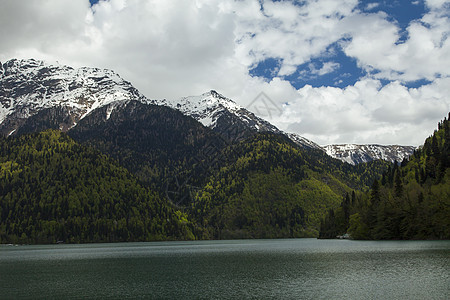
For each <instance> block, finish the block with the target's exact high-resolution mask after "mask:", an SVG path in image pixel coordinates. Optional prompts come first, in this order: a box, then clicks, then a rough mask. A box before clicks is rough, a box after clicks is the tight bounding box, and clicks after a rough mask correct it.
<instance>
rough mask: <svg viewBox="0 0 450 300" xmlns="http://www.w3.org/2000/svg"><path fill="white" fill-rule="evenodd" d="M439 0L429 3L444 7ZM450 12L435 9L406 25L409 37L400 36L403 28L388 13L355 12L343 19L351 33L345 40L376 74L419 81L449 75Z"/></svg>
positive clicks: (348, 49) (350, 52) (346, 48)
mask: <svg viewBox="0 0 450 300" xmlns="http://www.w3.org/2000/svg"><path fill="white" fill-rule="evenodd" d="M437 2H439V1H435V2H434V3H433V4H432V5H430V4H429V5H430V6H432V7H433V8H437V7H440V6H439V5H438V3H437ZM441 2H442V1H441ZM442 3H443V2H442ZM441 5H442V4H441ZM447 13H448V10H447V11H446V10H431V11H430V12H429V13H427V14H425V15H424V16H423V17H422V19H420V20H416V21H413V22H411V23H410V24H409V26H408V27H407V28H406V33H407V39H406V40H405V41H402V40H401V39H400V38H401V34H400V29H399V28H398V27H397V25H396V24H395V23H392V22H390V21H388V18H387V15H386V14H385V13H383V12H380V13H377V14H372V15H363V14H358V15H354V16H352V17H350V18H347V19H346V20H345V21H344V22H343V23H344V24H343V26H344V27H345V28H347V30H346V31H348V32H349V34H350V36H351V40H350V41H348V42H347V43H343V44H342V45H343V49H344V51H345V53H346V54H347V55H348V56H351V57H354V58H356V59H357V61H358V64H359V65H360V66H361V67H362V68H364V69H366V70H367V71H368V72H369V73H371V74H373V75H374V77H376V78H382V79H388V80H401V81H415V80H419V79H424V78H425V79H428V80H433V79H435V78H439V77H443V76H449V74H450V71H449V70H450V40H449V39H448V36H449V34H450V20H449V18H448V15H447ZM363 20H364V21H363ZM356 24H359V26H355V25H356ZM370 29H372V30H370Z"/></svg>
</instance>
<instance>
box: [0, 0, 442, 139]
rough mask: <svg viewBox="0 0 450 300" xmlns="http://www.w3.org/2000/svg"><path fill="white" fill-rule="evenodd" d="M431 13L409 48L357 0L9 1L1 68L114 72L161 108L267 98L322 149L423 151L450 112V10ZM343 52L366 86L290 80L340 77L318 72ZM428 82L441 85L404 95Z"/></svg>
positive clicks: (2, 19)
mask: <svg viewBox="0 0 450 300" xmlns="http://www.w3.org/2000/svg"><path fill="white" fill-rule="evenodd" d="M426 5H427V7H428V11H427V13H426V14H425V15H424V16H423V17H422V18H421V19H419V20H415V21H413V22H411V23H410V24H409V25H408V27H407V28H406V33H407V35H406V38H402V34H401V30H400V28H399V25H398V24H397V23H396V22H395V21H392V19H390V18H389V16H388V15H387V14H386V13H383V12H377V13H366V12H361V11H359V10H358V9H357V6H358V0H341V1H335V0H315V1H300V2H298V1H274V2H272V1H258V0H247V1H219V0H191V1H176V0H166V1H158V0H128V1H127V0H109V1H104V0H101V1H100V2H99V3H98V4H96V5H94V6H93V7H92V8H91V6H90V3H89V1H88V0H80V1H72V0H47V1H38V0H29V1H3V2H2V4H1V9H0V40H1V43H0V60H1V61H4V60H6V59H10V58H14V57H19V58H29V57H34V58H36V59H46V60H50V61H59V62H60V63H63V64H68V65H72V66H75V67H77V66H93V67H103V68H110V69H114V70H115V71H117V72H118V73H119V74H120V75H121V76H122V77H124V78H125V79H127V80H129V81H131V82H132V83H133V84H134V85H135V86H136V87H137V88H138V89H139V90H141V91H142V92H143V93H144V94H145V95H146V96H147V97H149V98H153V99H155V98H177V97H181V96H186V95H196V94H200V93H203V92H205V91H207V90H210V89H216V90H218V91H219V92H221V93H223V94H224V95H226V96H228V97H230V98H232V99H235V100H236V101H237V102H238V103H240V104H242V105H244V106H245V105H246V104H248V103H250V102H251V101H252V100H253V99H254V98H255V97H256V96H257V95H258V94H259V93H260V92H261V91H264V92H265V93H266V94H267V95H269V96H270V97H271V98H272V100H273V101H274V103H275V104H276V105H279V106H280V107H282V111H283V114H282V115H281V116H275V117H274V118H273V119H272V120H269V121H272V122H274V123H275V124H276V125H278V126H279V127H280V128H282V129H286V130H289V131H295V132H297V133H299V134H303V135H305V136H306V137H309V138H311V139H312V140H314V141H316V142H318V143H322V144H327V143H333V142H357V143H365V142H377V143H404V144H419V143H421V142H423V139H424V138H425V137H426V136H428V134H430V133H431V131H432V130H433V129H434V128H435V126H436V122H437V120H439V119H441V118H442V117H443V116H445V115H446V114H447V112H448V109H449V105H450V104H449V101H450V100H449V96H448V95H450V93H449V90H448V89H449V88H448V87H449V86H450V82H449V81H448V80H449V79H448V77H449V73H448V72H449V70H450V45H449V43H450V42H449V40H448V38H447V37H448V36H449V30H450V29H449V28H450V24H449V18H448V9H449V8H448V1H443V0H427V1H426ZM374 7H375V6H373V7H372V8H374ZM336 44H337V45H339V46H340V47H341V48H342V50H343V51H344V53H345V54H346V55H348V56H349V57H352V58H354V59H355V60H356V61H357V63H358V65H359V66H360V67H361V68H363V69H365V70H366V71H367V77H366V78H363V79H360V80H359V81H358V82H356V83H355V84H354V85H350V86H348V87H346V88H334V87H320V88H314V87H311V86H309V85H307V86H305V87H303V88H300V89H296V88H294V87H293V85H292V83H291V82H289V81H287V80H286V79H284V78H285V76H288V75H293V74H294V73H295V72H297V69H298V67H299V66H300V65H304V64H307V65H308V64H309V70H308V72H309V73H307V74H303V75H305V76H306V77H308V76H309V78H313V77H314V76H322V75H325V74H329V73H331V72H334V71H336V70H338V69H339V68H341V66H340V64H339V63H338V62H336V61H333V59H332V58H328V59H326V62H324V63H322V65H318V64H316V65H315V64H313V63H312V61H313V60H314V59H315V58H320V57H322V56H324V55H328V57H330V56H332V54H333V53H329V52H330V51H331V50H330V46H331V45H336ZM333 47H334V46H333ZM331 48H332V47H331ZM269 58H271V59H275V60H277V61H279V62H280V67H279V68H278V69H277V73H276V74H275V76H276V77H274V78H272V79H270V80H268V79H266V78H262V77H255V76H251V75H250V74H249V70H250V69H252V68H254V67H255V66H257V65H258V63H260V62H262V61H264V60H266V59H269ZM379 79H388V80H392V81H393V82H391V83H390V84H388V85H385V86H383V85H381V83H380V81H379ZM417 79H428V80H429V81H430V82H431V83H430V84H428V85H426V86H422V87H420V88H418V89H408V88H406V87H405V86H404V82H405V81H410V80H417Z"/></svg>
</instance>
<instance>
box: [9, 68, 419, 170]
mask: <svg viewBox="0 0 450 300" xmlns="http://www.w3.org/2000/svg"><path fill="white" fill-rule="evenodd" d="M131 100H136V101H139V102H142V103H144V104H156V105H165V106H169V107H171V108H173V109H176V110H179V111H180V112H182V113H183V114H185V115H187V116H190V117H192V118H194V119H196V120H197V121H199V122H200V123H201V124H203V125H204V126H206V127H209V128H211V129H212V130H213V131H215V132H216V133H219V134H220V135H221V136H222V137H223V138H224V139H225V140H226V141H229V142H233V141H237V140H242V139H245V138H248V137H250V136H252V135H254V134H255V133H258V132H272V133H275V134H283V135H285V136H287V137H288V138H289V139H291V140H292V141H293V142H294V143H296V144H297V145H300V146H301V147H303V148H306V149H320V150H323V151H325V152H326V153H327V154H328V155H330V156H331V157H334V158H337V159H340V160H342V161H344V162H347V163H349V164H352V165H355V164H359V163H364V162H369V161H372V160H376V159H385V160H388V161H391V162H393V161H395V160H396V161H401V160H403V158H404V157H407V156H409V155H411V154H412V152H413V150H414V147H410V146H381V145H329V146H325V147H321V146H319V145H317V144H316V143H314V142H313V141H310V140H308V139H306V138H304V137H302V136H300V135H298V134H296V133H286V132H283V131H282V130H280V129H278V128H277V127H276V126H274V125H273V124H271V123H270V122H268V121H266V120H264V119H262V118H260V117H258V116H256V115H255V114H254V113H252V112H250V111H249V110H248V109H246V108H244V107H242V106H240V105H238V104H237V103H235V102H234V101H233V100H231V99H229V98H226V97H225V96H223V95H221V94H219V93H218V92H216V91H214V90H211V91H209V92H206V93H204V94H202V95H200V96H189V97H183V98H180V99H175V100H150V99H148V98H147V97H145V96H144V95H143V94H142V93H140V92H139V91H138V90H137V89H136V88H135V87H133V85H132V84H131V83H130V82H128V81H125V80H124V79H122V78H121V77H120V76H119V75H118V74H116V73H115V72H114V71H111V70H107V69H98V68H88V67H83V68H78V69H75V68H72V67H68V66H63V65H54V64H50V63H46V62H44V61H39V60H34V59H20V60H19V59H12V60H9V61H7V62H5V63H3V64H1V63H0V134H2V135H12V134H20V133H22V132H30V131H39V130H43V129H47V128H53V129H59V130H62V131H68V130H69V129H71V128H73V127H74V126H76V125H77V123H78V122H79V121H80V120H82V119H83V118H85V117H86V116H87V115H88V114H90V113H91V112H93V111H94V110H96V109H97V108H100V107H104V106H107V107H108V108H107V109H106V111H105V116H104V118H106V119H108V118H109V117H110V115H111V112H112V111H113V110H114V109H115V108H116V107H118V106H120V105H121V103H124V102H125V103H127V102H129V101H131Z"/></svg>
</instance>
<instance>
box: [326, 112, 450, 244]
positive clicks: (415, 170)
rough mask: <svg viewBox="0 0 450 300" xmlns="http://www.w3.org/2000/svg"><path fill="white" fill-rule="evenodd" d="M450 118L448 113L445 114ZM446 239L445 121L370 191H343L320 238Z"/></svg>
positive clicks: (449, 217) (448, 150)
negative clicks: (346, 236)
mask: <svg viewBox="0 0 450 300" xmlns="http://www.w3.org/2000/svg"><path fill="white" fill-rule="evenodd" d="M449 117H450V115H449ZM345 233H348V234H349V235H350V236H351V237H352V238H354V239H375V240H384V239H450V122H449V120H447V119H444V121H442V122H440V123H439V124H438V129H437V130H436V131H435V132H434V134H433V135H432V136H430V137H429V138H427V139H426V141H425V143H424V145H423V147H422V148H420V149H418V150H416V151H415V152H414V154H413V155H412V156H411V157H410V158H409V159H405V160H404V161H403V162H401V163H400V164H397V163H394V164H393V165H392V166H390V167H389V168H388V170H386V171H385V172H384V173H383V174H382V176H381V177H380V178H379V179H378V180H374V182H373V184H372V186H371V189H370V192H368V193H355V192H352V193H351V194H346V195H345V197H343V199H342V201H341V205H340V206H339V207H338V208H336V209H330V210H329V212H328V214H327V216H326V218H325V219H324V220H323V221H322V224H321V226H320V235H319V236H320V237H321V238H335V237H336V236H340V235H341V236H342V235H344V234H345Z"/></svg>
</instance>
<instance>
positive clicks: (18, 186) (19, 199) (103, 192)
mask: <svg viewBox="0 0 450 300" xmlns="http://www.w3.org/2000/svg"><path fill="white" fill-rule="evenodd" d="M191 230H192V226H191V225H190V223H189V221H188V220H187V219H186V215H185V214H184V213H181V212H180V211H178V210H176V209H174V207H173V206H172V205H171V204H170V203H169V202H168V201H167V200H166V199H165V198H161V197H160V196H159V195H158V194H157V193H155V191H152V190H150V189H148V188H146V187H145V186H143V185H141V184H140V183H139V182H138V179H137V178H136V177H135V176H133V175H132V174H131V173H130V172H129V171H128V170H126V169H125V168H123V167H122V166H119V165H118V163H117V162H116V161H114V160H112V159H110V158H109V157H107V156H106V155H104V154H102V153H101V152H99V151H98V150H96V149H94V148H92V147H86V146H83V145H80V144H79V143H77V142H75V141H74V140H73V139H71V138H70V137H68V136H67V135H66V134H64V133H62V132H60V131H56V130H48V131H44V132H41V133H34V134H29V135H22V136H20V137H16V138H4V137H0V243H55V242H57V241H63V242H71V243H80V242H119V241H123V242H124V241H149V240H167V239H190V238H193V237H194V236H193V233H192V232H191Z"/></svg>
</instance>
